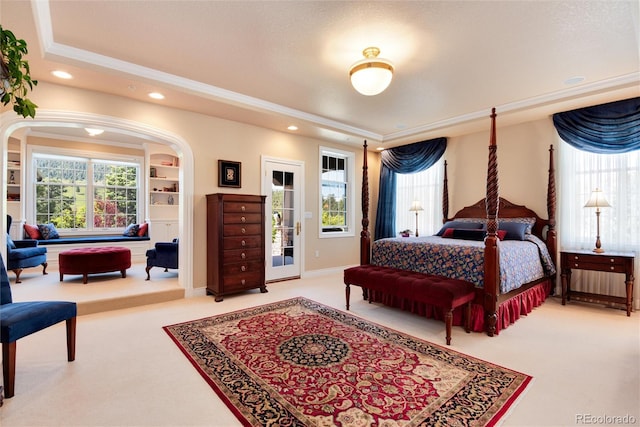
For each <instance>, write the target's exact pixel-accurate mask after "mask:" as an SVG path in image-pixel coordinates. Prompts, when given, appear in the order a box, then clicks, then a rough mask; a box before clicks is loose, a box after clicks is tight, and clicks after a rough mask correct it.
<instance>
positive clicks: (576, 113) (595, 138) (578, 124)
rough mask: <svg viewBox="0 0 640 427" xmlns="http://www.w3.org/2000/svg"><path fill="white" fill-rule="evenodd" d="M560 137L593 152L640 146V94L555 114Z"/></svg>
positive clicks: (609, 151)
mask: <svg viewBox="0 0 640 427" xmlns="http://www.w3.org/2000/svg"><path fill="white" fill-rule="evenodd" d="M553 124H554V125H555V127H556V130H557V131H558V134H559V135H560V137H561V138H562V139H563V140H564V141H566V142H567V143H568V144H570V145H571V146H573V147H575V148H577V149H579V150H583V151H589V152H591V153H599V154H613V153H628V152H630V151H634V150H640V98H631V99H625V100H623V101H616V102H610V103H608V104H602V105H596V106H593V107H587V108H580V109H578V110H572V111H566V112H564V113H557V114H554V115H553Z"/></svg>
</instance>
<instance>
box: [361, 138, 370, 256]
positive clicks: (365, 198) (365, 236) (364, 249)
mask: <svg viewBox="0 0 640 427" xmlns="http://www.w3.org/2000/svg"><path fill="white" fill-rule="evenodd" d="M368 171H369V166H368V165H367V140H366V139H365V141H364V159H363V163H362V231H361V232H360V265H367V264H369V263H370V262H371V235H370V234H369V175H368V173H369V172H368Z"/></svg>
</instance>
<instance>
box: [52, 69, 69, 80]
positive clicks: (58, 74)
mask: <svg viewBox="0 0 640 427" xmlns="http://www.w3.org/2000/svg"><path fill="white" fill-rule="evenodd" d="M51 74H53V75H54V76H56V77H57V78H59V79H65V80H69V79H72V78H73V76H72V75H71V74H69V73H67V72H66V71H62V70H55V71H52V72H51Z"/></svg>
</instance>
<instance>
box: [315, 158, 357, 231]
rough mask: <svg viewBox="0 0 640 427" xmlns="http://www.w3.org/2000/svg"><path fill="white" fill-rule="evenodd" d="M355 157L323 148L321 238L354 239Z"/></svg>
mask: <svg viewBox="0 0 640 427" xmlns="http://www.w3.org/2000/svg"><path fill="white" fill-rule="evenodd" d="M354 161H355V156H354V154H353V153H350V152H346V151H342V150H336V149H329V148H323V147H321V148H320V237H328V236H345V235H348V236H353V235H354V233H353V230H354V222H353V221H354V220H353V218H354V215H353V212H354V209H355V203H354V200H353V199H354V198H353V194H354V189H353V187H354V185H355V183H354V181H355V179H354V176H355V173H354Z"/></svg>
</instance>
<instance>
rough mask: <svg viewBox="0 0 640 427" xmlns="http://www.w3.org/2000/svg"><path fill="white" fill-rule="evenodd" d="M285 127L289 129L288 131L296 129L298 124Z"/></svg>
mask: <svg viewBox="0 0 640 427" xmlns="http://www.w3.org/2000/svg"><path fill="white" fill-rule="evenodd" d="M287 129H289V130H290V131H294V130H298V126H296V125H291V126H289V127H288V128H287Z"/></svg>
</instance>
